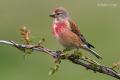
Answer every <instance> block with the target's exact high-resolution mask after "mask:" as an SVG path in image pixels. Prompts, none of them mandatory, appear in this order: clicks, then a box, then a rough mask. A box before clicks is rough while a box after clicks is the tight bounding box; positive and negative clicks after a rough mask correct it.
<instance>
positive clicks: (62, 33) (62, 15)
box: [49, 7, 102, 58]
mask: <svg viewBox="0 0 120 80" xmlns="http://www.w3.org/2000/svg"><path fill="white" fill-rule="evenodd" d="M49 16H50V17H52V18H53V26H52V30H53V35H54V36H55V38H56V39H57V40H58V41H59V42H60V44H62V45H63V46H64V47H65V48H76V49H79V48H80V49H84V50H86V51H88V52H90V53H92V54H93V55H95V56H96V57H97V58H102V57H100V56H99V55H98V54H97V52H95V51H94V50H92V48H94V46H93V45H91V44H90V43H88V42H87V41H86V39H85V37H84V36H83V34H82V33H81V32H80V29H79V28H78V26H77V25H76V24H75V22H73V21H72V20H71V19H70V15H69V13H68V12H67V10H66V9H64V8H63V7H59V8H56V9H55V10H54V11H53V13H52V14H51V15H49Z"/></svg>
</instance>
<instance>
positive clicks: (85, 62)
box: [0, 40, 120, 79]
mask: <svg viewBox="0 0 120 80" xmlns="http://www.w3.org/2000/svg"><path fill="white" fill-rule="evenodd" d="M0 43H3V44H7V45H10V46H13V47H15V48H17V49H19V50H21V51H24V52H25V50H26V49H30V50H32V51H39V52H44V53H47V54H48V55H50V56H52V57H53V58H54V59H55V60H64V59H67V60H69V61H71V62H72V63H74V64H78V65H81V66H83V67H85V68H86V69H90V70H92V71H94V72H99V73H103V74H107V75H109V76H112V77H114V78H117V79H120V75H119V73H118V72H117V71H115V70H113V69H112V68H111V67H107V66H104V65H101V64H98V63H96V62H94V61H90V59H88V58H86V57H80V56H78V55H76V54H67V55H64V53H63V52H62V51H56V50H51V49H48V48H46V47H43V46H41V45H39V46H36V45H30V44H17V43H15V42H13V41H6V40H0Z"/></svg>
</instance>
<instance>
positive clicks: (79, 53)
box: [73, 50, 83, 58]
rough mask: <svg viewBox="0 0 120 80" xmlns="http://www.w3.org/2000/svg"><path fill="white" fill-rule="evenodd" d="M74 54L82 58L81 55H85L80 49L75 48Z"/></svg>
mask: <svg viewBox="0 0 120 80" xmlns="http://www.w3.org/2000/svg"><path fill="white" fill-rule="evenodd" d="M73 54H74V55H76V56H78V57H79V58H81V57H82V56H83V55H82V52H81V51H79V50H75V51H74V52H73Z"/></svg>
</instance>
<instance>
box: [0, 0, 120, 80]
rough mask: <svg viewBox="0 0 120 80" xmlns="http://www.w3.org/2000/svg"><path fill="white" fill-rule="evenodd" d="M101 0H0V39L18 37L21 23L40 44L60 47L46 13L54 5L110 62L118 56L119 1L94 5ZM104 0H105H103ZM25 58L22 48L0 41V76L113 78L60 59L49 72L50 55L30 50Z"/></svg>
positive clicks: (15, 79) (7, 79) (22, 79)
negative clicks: (42, 42)
mask: <svg viewBox="0 0 120 80" xmlns="http://www.w3.org/2000/svg"><path fill="white" fill-rule="evenodd" d="M100 1H101V0H0V39H4V40H14V41H16V42H19V41H20V33H19V29H20V27H21V26H23V25H25V26H27V27H28V28H29V29H31V31H32V35H34V37H37V39H38V40H39V39H41V38H45V39H46V42H45V43H44V46H47V47H48V48H51V49H57V50H58V49H59V50H60V49H63V47H62V46H61V45H59V43H58V42H57V41H56V40H55V39H54V37H53V36H52V34H51V25H52V19H51V18H49V16H48V15H49V14H50V13H51V12H52V10H53V9H54V8H56V7H59V6H62V7H65V8H66V9H67V10H68V11H69V12H70V14H71V15H72V18H73V20H75V21H76V23H77V24H78V25H79V27H80V28H81V31H82V33H83V34H84V35H85V36H86V39H87V40H88V41H89V42H91V43H92V44H93V45H94V46H95V47H96V49H97V50H98V51H99V52H100V53H101V56H102V57H103V60H97V59H96V58H95V57H94V56H90V55H89V54H86V53H85V55H88V56H90V57H92V58H93V59H96V60H97V61H99V62H100V63H102V64H105V65H107V66H111V65H112V63H114V62H117V61H119V60H120V1H119V0H110V1H109V2H107V3H117V6H104V7H103V6H97V4H98V3H101V2H100ZM107 1H108V0H107ZM34 53H36V54H31V55H29V56H28V59H27V61H26V62H24V59H23V56H22V54H23V52H21V51H19V50H17V49H15V48H13V47H9V46H6V45H0V80H73V79H74V80H117V79H115V78H112V77H109V76H107V75H103V74H100V73H93V71H90V70H86V69H85V68H83V67H81V66H78V65H75V64H72V63H71V62H69V61H62V63H61V65H60V70H59V71H58V72H56V73H55V74H54V75H53V76H49V75H48V72H49V69H50V68H51V67H53V62H52V58H51V57H50V56H48V55H46V54H43V53H41V54H39V52H34Z"/></svg>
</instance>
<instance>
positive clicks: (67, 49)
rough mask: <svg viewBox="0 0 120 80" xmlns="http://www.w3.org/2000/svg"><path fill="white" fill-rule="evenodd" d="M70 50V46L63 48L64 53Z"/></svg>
mask: <svg viewBox="0 0 120 80" xmlns="http://www.w3.org/2000/svg"><path fill="white" fill-rule="evenodd" d="M70 50H71V48H65V49H64V50H63V52H64V53H65V52H67V51H70Z"/></svg>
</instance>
